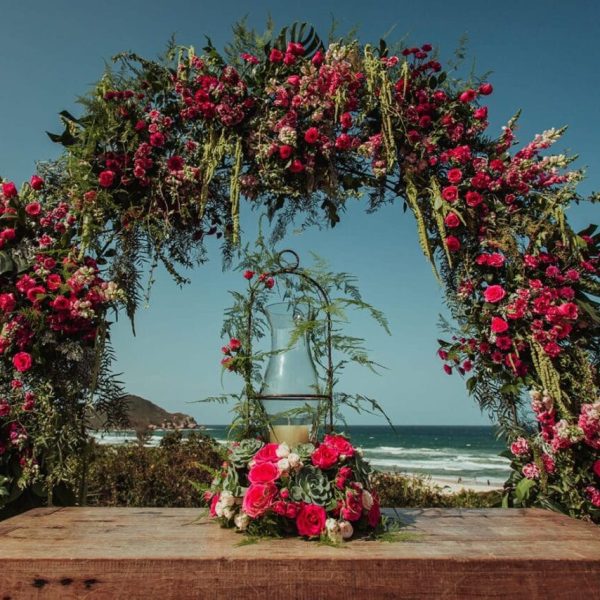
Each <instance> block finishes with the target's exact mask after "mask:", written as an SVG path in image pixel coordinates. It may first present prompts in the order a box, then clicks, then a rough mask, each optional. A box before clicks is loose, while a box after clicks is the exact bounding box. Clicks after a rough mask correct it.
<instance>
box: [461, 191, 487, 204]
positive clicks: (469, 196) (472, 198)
mask: <svg viewBox="0 0 600 600" xmlns="http://www.w3.org/2000/svg"><path fill="white" fill-rule="evenodd" d="M465 200H466V202H467V205H468V206H471V207H473V208H475V207H476V206H479V205H480V204H481V203H482V202H483V196H482V195H481V194H480V193H479V192H473V191H471V192H467V193H466V195H465Z"/></svg>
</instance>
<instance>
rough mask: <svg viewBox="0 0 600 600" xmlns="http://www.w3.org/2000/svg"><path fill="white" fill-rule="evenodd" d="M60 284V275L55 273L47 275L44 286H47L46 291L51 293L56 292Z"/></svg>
mask: <svg viewBox="0 0 600 600" xmlns="http://www.w3.org/2000/svg"><path fill="white" fill-rule="evenodd" d="M61 284H62V279H61V278H60V275H58V274H56V273H52V274H51V275H48V278H47V279H46V285H47V286H48V289H49V290H50V291H52V292H54V291H56V290H57V289H58V288H59V287H60V286H61Z"/></svg>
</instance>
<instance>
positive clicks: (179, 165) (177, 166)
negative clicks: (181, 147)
mask: <svg viewBox="0 0 600 600" xmlns="http://www.w3.org/2000/svg"><path fill="white" fill-rule="evenodd" d="M184 164H185V162H184V160H183V158H181V156H171V158H169V159H168V160H167V169H169V171H181V170H182V169H183V166H184Z"/></svg>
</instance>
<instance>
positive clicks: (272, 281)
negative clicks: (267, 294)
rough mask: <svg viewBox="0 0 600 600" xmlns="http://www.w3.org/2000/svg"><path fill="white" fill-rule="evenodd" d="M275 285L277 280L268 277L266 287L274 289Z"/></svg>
mask: <svg viewBox="0 0 600 600" xmlns="http://www.w3.org/2000/svg"><path fill="white" fill-rule="evenodd" d="M274 285H275V280H274V279H273V278H272V277H267V279H265V287H267V288H268V289H272V288H273V286H274Z"/></svg>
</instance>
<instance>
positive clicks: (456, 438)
mask: <svg viewBox="0 0 600 600" xmlns="http://www.w3.org/2000/svg"><path fill="white" fill-rule="evenodd" d="M203 432H204V433H206V434H207V435H210V436H212V437H214V438H215V439H217V441H219V442H225V441H226V438H227V426H225V425H207V426H206V429H204V430H203ZM347 433H348V434H349V435H350V437H351V439H352V442H353V444H354V445H355V446H359V447H361V448H362V449H363V451H364V455H365V458H368V459H369V461H370V462H371V464H372V465H373V467H374V468H376V469H378V470H380V471H397V472H402V473H415V474H422V475H430V476H431V477H432V478H434V479H438V480H443V481H446V482H448V483H451V482H454V483H464V484H469V483H470V484H480V485H482V486H483V485H491V486H501V485H502V483H503V482H504V481H505V480H506V478H507V476H508V474H509V471H510V470H509V461H508V460H507V459H506V458H503V457H501V456H499V453H500V452H502V450H504V449H505V446H504V444H503V442H502V440H498V439H496V436H495V432H494V428H493V427H485V426H482V427H470V426H444V425H440V426H432V425H423V426H406V425H405V426H398V427H396V430H395V431H393V430H392V429H391V428H390V427H388V426H385V425H350V426H348V428H347ZM163 435H164V432H155V434H154V435H153V437H152V439H151V441H150V443H151V444H152V445H156V444H158V443H159V442H160V438H161V437H162V436H163ZM97 437H98V438H99V441H100V442H101V443H105V444H119V443H123V442H125V441H127V440H135V435H134V434H133V433H132V432H129V433H127V432H119V433H117V432H108V433H105V434H104V435H103V436H102V438H100V436H97ZM488 482H489V483H488Z"/></svg>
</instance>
